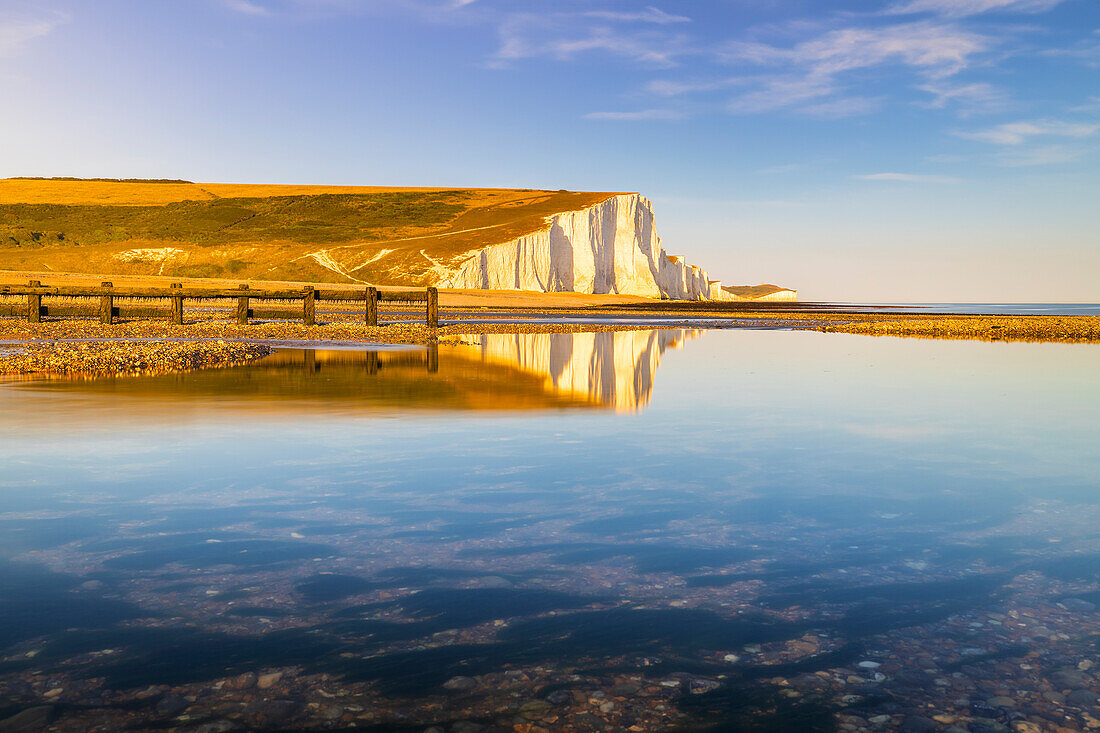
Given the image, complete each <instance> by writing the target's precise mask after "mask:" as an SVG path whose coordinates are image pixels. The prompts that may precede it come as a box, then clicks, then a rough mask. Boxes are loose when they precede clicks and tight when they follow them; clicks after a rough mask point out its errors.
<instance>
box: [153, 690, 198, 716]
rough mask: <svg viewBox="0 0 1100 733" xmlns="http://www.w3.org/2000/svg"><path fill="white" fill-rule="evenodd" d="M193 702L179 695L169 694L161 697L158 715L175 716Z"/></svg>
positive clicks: (158, 704)
mask: <svg viewBox="0 0 1100 733" xmlns="http://www.w3.org/2000/svg"><path fill="white" fill-rule="evenodd" d="M190 705H191V703H189V702H188V701H187V700H185V699H183V698H182V697H180V696H179V695H167V696H165V697H162V698H161V699H160V702H158V703H157V715H160V716H161V717H163V718H174V717H176V716H177V715H179V714H180V713H182V712H183V711H184V710H186V709H187V708H188V707H189V706H190Z"/></svg>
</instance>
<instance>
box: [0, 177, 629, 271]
mask: <svg viewBox="0 0 1100 733" xmlns="http://www.w3.org/2000/svg"><path fill="white" fill-rule="evenodd" d="M610 195H611V194H609V193H573V192H567V191H556V192H552V191H533V190H507V189H413V188H383V187H374V186H263V185H236V184H194V183H175V182H166V183H123V182H110V181H59V180H26V179H9V180H3V181H0V268H3V269H8V270H43V269H54V270H58V271H68V272H97V273H120V274H162V275H179V276H184V277H235V278H248V279H259V280H269V279H270V280H278V279H283V280H286V279H293V280H313V281H318V282H370V283H378V284H401V285H424V284H427V283H429V282H435V281H438V280H439V279H440V276H441V274H444V273H443V272H441V271H449V270H450V269H451V268H452V267H453V266H455V265H457V263H459V262H461V261H462V260H463V259H464V258H465V256H468V254H467V253H469V252H471V251H474V250H477V249H478V248H480V247H483V246H485V245H486V244H490V243H497V242H502V241H507V240H509V239H512V238H515V237H519V236H523V235H525V234H529V233H531V232H533V231H535V230H537V229H538V228H539V227H541V226H542V225H543V222H544V220H545V219H546V217H548V216H551V215H553V214H554V213H557V212H560V211H565V210H571V209H580V208H584V207H586V206H590V205H592V204H595V203H598V202H599V201H602V200H604V199H606V198H607V197H608V196H610Z"/></svg>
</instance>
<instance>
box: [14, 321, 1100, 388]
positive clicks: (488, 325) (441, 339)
mask: <svg viewBox="0 0 1100 733" xmlns="http://www.w3.org/2000/svg"><path fill="white" fill-rule="evenodd" d="M654 306H656V307H654V308H652V309H649V308H647V309H645V313H644V314H639V312H638V311H637V310H634V309H615V308H599V309H588V308H577V309H572V308H571V309H568V312H561V311H556V312H554V313H553V315H552V316H551V315H550V314H549V313H546V311H545V310H544V309H516V310H514V311H513V312H511V313H508V314H499V315H494V317H491V318H489V319H487V320H484V321H477V322H452V323H445V324H444V325H443V326H441V327H440V328H438V329H431V328H428V327H427V326H426V325H424V324H422V323H418V322H415V321H398V322H394V323H389V324H386V325H382V326H366V325H365V324H363V323H361V322H356V321H352V320H329V321H326V322H322V323H320V324H319V325H316V326H305V325H303V324H301V323H299V322H296V321H268V322H257V323H252V324H248V325H239V324H237V323H235V322H233V321H230V320H228V319H224V318H222V317H219V316H221V314H217V313H209V314H204V315H205V316H206V318H207V320H192V321H191V322H190V323H186V324H184V325H182V326H178V325H175V324H172V323H170V322H168V321H163V320H139V319H134V320H127V321H123V322H121V323H115V324H109V325H108V324H101V323H99V322H97V321H93V320H91V319H60V320H54V321H44V322H42V323H29V322H27V321H25V320H22V319H20V318H14V317H6V318H0V375H5V376H9V375H31V374H76V373H81V374H89V375H110V374H119V375H121V374H143V373H153V372H162V373H163V372H177V371H188V370H191V369H200V368H217V367H226V366H235V365H238V364H243V363H248V362H251V361H255V360H256V359H259V358H262V357H263V356H266V355H268V354H270V353H271V352H272V351H273V350H274V348H277V347H278V346H280V345H285V343H286V342H288V341H295V342H310V343H316V344H318V345H320V346H319V347H320V348H324V344H326V343H330V342H331V343H333V344H339V345H340V346H342V347H344V348H349V347H350V348H354V347H356V346H359V345H362V346H368V345H380V344H382V345H387V344H388V345H412V346H427V345H432V344H439V343H446V341H448V340H449V339H451V338H453V337H457V336H461V335H466V334H471V333H509V334H511V333H516V334H519V333H592V332H603V331H637V330H644V329H658V328H701V329H727V328H732V329H761V328H763V329H789V330H806V331H817V332H820V333H847V334H856V335H866V336H892V337H902V338H937V339H957V340H970V341H1002V342H1031V343H1036V342H1039V343H1100V316H990V315H957V314H956V315H950V314H897V313H856V314H853V313H845V312H836V311H829V310H826V309H820V310H814V311H811V312H805V311H802V312H799V311H794V310H788V309H783V310H780V309H767V310H761V311H746V310H737V311H718V310H714V311H711V312H705V313H704V312H701V310H702V309H699V308H686V309H677V308H670V307H667V306H660V305H658V304H654ZM501 310H503V309H501ZM326 315H330V316H331V315H332V314H326ZM336 315H337V317H340V316H346V317H348V318H350V317H353V316H352V314H351V313H348V314H336ZM441 315H442V317H443V318H444V320H446V316H447V313H446V312H444V313H443V314H441ZM639 315H642V317H641V318H639ZM570 316H572V317H573V320H570ZM581 316H584V317H597V318H600V319H606V320H604V321H603V322H592V321H587V322H586V320H585V319H584V318H578V317H581ZM555 317H556V318H555ZM525 318H526V319H529V318H539V319H540V322H531V321H523V320H517V319H525ZM668 318H676V319H677V321H676V322H675V323H669V322H668V320H667V319H668ZM616 319H629V322H619V323H616V322H615V320H616Z"/></svg>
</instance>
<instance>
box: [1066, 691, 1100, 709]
mask: <svg viewBox="0 0 1100 733" xmlns="http://www.w3.org/2000/svg"><path fill="white" fill-rule="evenodd" d="M1066 703H1068V704H1070V705H1076V706H1077V707H1082V708H1088V707H1092V706H1093V705H1095V704H1096V693H1095V692H1093V691H1092V690H1074V691H1073V692H1071V693H1069V694H1068V695H1066Z"/></svg>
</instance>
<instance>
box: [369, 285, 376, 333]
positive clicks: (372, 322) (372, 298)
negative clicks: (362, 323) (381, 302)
mask: <svg viewBox="0 0 1100 733" xmlns="http://www.w3.org/2000/svg"><path fill="white" fill-rule="evenodd" d="M366 295H367V325H368V326H377V325H378V288H367V293H366Z"/></svg>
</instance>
